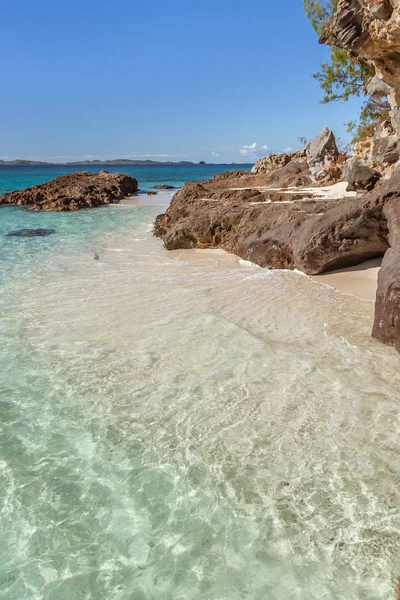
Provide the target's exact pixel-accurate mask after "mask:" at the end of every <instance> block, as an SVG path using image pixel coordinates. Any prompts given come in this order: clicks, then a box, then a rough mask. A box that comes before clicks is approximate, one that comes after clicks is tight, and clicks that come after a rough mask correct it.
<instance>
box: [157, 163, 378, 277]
mask: <svg viewBox="0 0 400 600" xmlns="http://www.w3.org/2000/svg"><path fill="white" fill-rule="evenodd" d="M294 162H295V161H294ZM290 164H292V163H289V164H288V165H286V167H283V168H282V169H280V171H283V170H286V169H287V168H288V167H289V165H290ZM292 166H293V165H292ZM291 168H292V167H291ZM269 185H270V186H271V188H273V189H271V191H269V190H268V189H263V190H262V191H260V190H259V189H245V190H237V189H236V190H235V189H231V190H227V189H224V188H222V189H220V190H219V191H217V190H216V188H215V185H214V186H213V187H210V182H202V183H191V184H186V185H185V186H184V187H183V189H182V190H181V191H179V192H178V193H177V194H175V196H174V198H173V200H172V203H171V205H170V206H169V208H168V210H167V212H166V213H165V214H164V215H160V216H159V217H158V218H157V221H156V224H155V229H154V233H155V235H157V236H159V237H161V238H162V239H163V241H164V245H165V247H166V248H167V250H175V249H180V248H216V247H220V248H224V249H225V250H228V251H230V252H233V253H235V254H238V255H239V256H241V257H242V258H244V259H246V260H250V261H252V262H254V263H256V264H258V265H260V266H262V267H268V268H276V269H282V268H283V269H294V268H297V269H300V270H302V271H304V272H306V273H309V274H318V273H322V272H324V271H326V270H331V269H335V268H340V267H345V266H351V265H354V264H357V263H359V262H362V261H363V260H367V259H369V258H373V257H376V256H382V255H383V254H384V252H385V251H386V250H387V248H388V241H387V227H386V219H385V217H384V215H383V211H382V205H383V202H381V201H380V200H379V199H378V201H377V202H376V198H375V197H374V199H373V200H372V201H367V200H364V198H355V197H353V198H331V199H329V198H328V199H327V200H324V199H323V192H320V191H319V190H318V189H315V192H314V194H315V195H314V196H312V195H311V193H310V191H305V192H303V193H302V191H301V189H297V190H296V191H294V190H292V189H289V188H282V189H281V191H279V192H277V190H276V185H275V184H274V183H273V181H270V184H269ZM318 194H320V196H319V197H318Z"/></svg>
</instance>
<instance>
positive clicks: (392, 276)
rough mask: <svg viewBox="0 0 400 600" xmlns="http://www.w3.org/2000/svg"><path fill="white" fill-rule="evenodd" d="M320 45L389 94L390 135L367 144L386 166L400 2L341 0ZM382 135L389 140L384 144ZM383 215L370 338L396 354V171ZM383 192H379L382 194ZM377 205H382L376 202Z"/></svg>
mask: <svg viewBox="0 0 400 600" xmlns="http://www.w3.org/2000/svg"><path fill="white" fill-rule="evenodd" d="M320 41H321V42H322V43H325V44H329V45H334V46H337V47H339V48H344V49H346V50H347V51H348V53H349V55H350V56H351V57H352V58H354V59H355V60H358V61H364V62H366V63H368V64H370V65H371V66H373V67H374V69H375V72H376V76H375V77H374V78H373V79H372V80H371V82H370V84H369V87H368V91H369V93H370V94H372V95H375V96H378V97H379V96H383V95H385V96H386V95H387V97H388V99H389V102H390V105H391V121H392V127H393V131H392V132H390V134H389V136H381V141H379V137H380V136H379V135H378V140H373V141H372V144H371V153H372V159H376V160H384V161H386V162H387V163H388V164H389V165H390V164H394V163H395V162H396V161H397V160H398V158H399V150H398V149H399V143H398V138H399V136H400V4H399V2H398V0H339V3H338V6H337V10H336V12H335V14H334V15H333V17H332V18H331V20H330V22H329V23H328V26H327V28H326V30H325V32H324V33H323V35H322V37H321V40H320ZM385 137H386V138H388V139H387V140H386V141H385ZM383 189H388V192H387V193H386V201H385V202H384V203H383V204H384V208H383V210H382V214H383V215H384V217H385V219H386V222H387V227H388V230H389V236H388V241H389V243H390V249H389V250H388V251H387V252H386V254H385V257H384V260H383V264H382V267H381V270H380V273H379V281H378V291H377V300H376V310H375V323H374V328H373V335H374V337H376V338H377V339H379V340H381V341H383V342H385V343H388V344H392V345H394V346H395V347H396V348H397V349H398V350H400V233H399V232H400V229H399V219H400V175H399V170H397V171H395V174H394V175H393V176H392V178H391V180H390V181H389V182H388V184H385V186H383ZM380 193H382V190H381V191H380ZM378 205H379V206H381V205H382V202H381V203H378Z"/></svg>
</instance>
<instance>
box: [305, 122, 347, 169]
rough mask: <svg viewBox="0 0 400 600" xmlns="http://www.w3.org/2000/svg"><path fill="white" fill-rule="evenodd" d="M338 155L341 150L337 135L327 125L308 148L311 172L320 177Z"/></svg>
mask: <svg viewBox="0 0 400 600" xmlns="http://www.w3.org/2000/svg"><path fill="white" fill-rule="evenodd" d="M338 157H339V150H338V149H337V146H336V139H335V136H334V135H333V133H332V131H331V130H330V129H329V128H328V127H325V128H324V129H323V130H322V131H321V132H320V133H319V134H318V135H317V136H316V137H315V138H314V139H313V140H312V141H311V143H310V145H309V146H308V148H307V160H308V165H309V167H310V171H311V174H312V175H313V176H314V177H316V178H318V175H319V174H320V173H321V172H322V171H324V170H325V169H326V168H327V167H329V166H330V165H331V164H332V163H333V162H335V161H336V160H337V158H338Z"/></svg>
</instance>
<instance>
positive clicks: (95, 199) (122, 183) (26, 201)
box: [0, 171, 138, 212]
mask: <svg viewBox="0 0 400 600" xmlns="http://www.w3.org/2000/svg"><path fill="white" fill-rule="evenodd" d="M137 189H138V182H137V180H136V179H134V178H132V177H129V175H125V174H124V173H109V172H108V171H100V173H88V172H86V171H79V172H76V173H71V174H69V175H61V177H57V178H56V179H53V180H52V181H49V182H47V183H43V184H42V185H35V186H33V187H30V188H28V189H26V190H20V191H16V192H9V193H7V194H3V195H2V196H0V204H15V205H17V206H29V207H30V208H31V209H32V210H43V211H54V212H61V211H76V210H81V209H84V208H95V207H97V206H102V205H105V204H110V203H112V202H113V201H114V200H122V199H123V198H125V197H126V196H127V195H128V194H133V193H135V192H136V191H137Z"/></svg>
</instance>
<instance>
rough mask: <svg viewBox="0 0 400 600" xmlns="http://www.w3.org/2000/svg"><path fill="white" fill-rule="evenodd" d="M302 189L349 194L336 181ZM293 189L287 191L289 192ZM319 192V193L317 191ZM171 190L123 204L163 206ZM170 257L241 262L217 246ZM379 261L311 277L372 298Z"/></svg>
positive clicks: (330, 194)
mask: <svg viewBox="0 0 400 600" xmlns="http://www.w3.org/2000/svg"><path fill="white" fill-rule="evenodd" d="M306 191H314V192H316V193H317V194H318V195H320V196H321V197H324V198H325V199H327V198H334V197H336V196H338V195H339V196H349V197H353V196H355V194H354V193H353V192H346V191H345V189H344V186H343V183H340V184H336V185H333V186H327V187H325V188H316V189H315V188H309V189H307V190H306ZM290 192H293V190H289V193H290ZM321 192H322V193H321ZM174 193H175V191H173V192H172V191H162V192H159V193H158V194H157V195H155V196H147V195H146V194H144V193H142V194H138V195H137V196H135V197H132V198H129V199H125V200H124V201H123V204H135V205H138V206H155V205H158V206H160V210H161V209H162V208H164V209H165V208H166V207H167V205H168V204H169V203H170V202H171V200H172V197H173V195H174ZM165 252H166V253H167V254H169V255H170V256H171V257H174V258H176V259H178V260H181V261H184V262H189V261H198V260H213V261H217V262H219V261H221V263H223V264H224V266H226V264H227V262H232V263H234V262H238V261H241V259H240V258H238V257H237V256H235V255H232V254H229V253H228V252H225V251H224V250H221V249H212V250H198V249H196V250H174V251H172V252H167V251H165ZM381 263H382V259H380V258H376V259H372V260H368V261H366V262H363V263H361V264H360V265H356V266H354V267H348V268H345V269H340V270H337V271H331V272H329V273H323V274H321V275H315V276H312V277H311V279H313V281H317V282H319V283H322V284H324V285H327V286H329V287H331V288H334V289H336V290H337V291H338V292H341V293H343V294H351V295H352V296H356V297H357V298H360V299H361V300H369V301H375V297H376V288H377V281H378V273H379V269H380V266H381Z"/></svg>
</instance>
